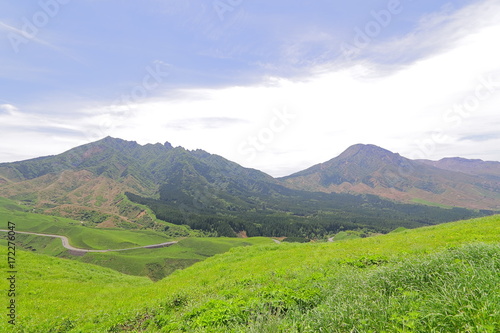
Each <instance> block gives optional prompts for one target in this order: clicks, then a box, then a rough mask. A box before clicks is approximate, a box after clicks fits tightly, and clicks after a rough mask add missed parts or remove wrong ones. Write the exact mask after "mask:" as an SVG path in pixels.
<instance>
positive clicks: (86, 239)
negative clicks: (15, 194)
mask: <svg viewBox="0 0 500 333" xmlns="http://www.w3.org/2000/svg"><path fill="white" fill-rule="evenodd" d="M7 221H13V222H15V223H16V230H17V231H30V232H39V233H46V234H57V235H64V236H67V237H68V238H69V240H70V244H71V245H73V246H75V247H78V248H84V249H97V250H103V249H124V248H132V247H137V246H144V245H151V244H157V243H164V242H168V241H171V240H172V238H171V237H169V235H166V234H163V233H161V232H157V231H152V230H123V229H109V228H107V229H98V228H92V227H85V226H82V225H80V223H79V222H77V221H74V220H71V219H67V218H63V217H54V216H48V215H43V214H35V213H32V212H30V209H29V208H27V207H25V206H21V205H18V204H16V203H15V202H14V201H11V200H8V199H5V198H0V226H4V227H3V229H6V226H7ZM0 229H1V228H0ZM16 240H17V245H18V247H20V248H24V249H27V250H31V251H34V252H37V253H41V254H48V255H51V256H59V257H63V258H68V259H73V260H79V261H82V262H85V263H91V264H97V265H100V266H103V267H109V268H112V269H115V270H117V271H119V272H122V273H125V274H131V275H140V276H148V277H149V278H151V279H153V280H155V281H156V280H159V279H161V278H163V277H165V276H167V275H169V274H171V273H172V272H174V271H175V270H177V269H183V268H186V267H189V266H191V265H192V264H194V263H196V262H198V261H201V260H204V259H206V258H208V257H210V256H213V255H215V254H217V253H223V252H226V251H228V250H229V249H230V248H232V247H235V246H248V245H254V244H271V243H272V241H271V240H270V239H268V238H264V237H254V238H246V239H241V238H186V239H183V240H180V242H179V244H176V245H173V246H170V247H166V248H156V249H136V250H129V251H121V252H107V253H87V254H85V255H84V256H82V257H75V256H73V255H71V254H69V253H68V251H67V250H66V249H65V248H64V247H63V246H62V244H61V240H60V239H55V238H50V237H44V236H35V235H26V234H17V237H16Z"/></svg>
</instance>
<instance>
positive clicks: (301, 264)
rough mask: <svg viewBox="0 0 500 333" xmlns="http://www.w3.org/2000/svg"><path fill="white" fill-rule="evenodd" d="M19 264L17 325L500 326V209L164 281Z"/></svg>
mask: <svg viewBox="0 0 500 333" xmlns="http://www.w3.org/2000/svg"><path fill="white" fill-rule="evenodd" d="M18 262H19V276H20V278H19V282H18V290H19V294H18V297H17V302H18V304H19V308H18V315H19V317H18V324H17V326H16V331H18V332H120V331H136V332H143V331H148V332H197V331H200V332H226V331H227V332H320V331H326V332H369V331H372V332H382V331H386V332H430V331H435V332H459V331H460V332H497V331H498V330H499V329H500V288H499V286H500V216H492V217H485V218H481V219H475V220H468V221H460V222H454V223H448V224H442V225H437V226H431V227H425V228H420V229H413V230H400V231H399V232H396V233H390V234H387V235H381V236H376V237H369V238H361V239H352V240H344V241H338V242H333V243H307V244H296V243H292V244H284V243H282V244H273V245H262V246H251V247H238V248H233V249H231V250H230V251H229V252H228V253H225V254H219V255H216V256H213V257H211V258H208V259H206V260H205V261H202V262H199V263H196V264H195V265H193V266H191V267H189V268H186V269H184V270H181V271H176V272H174V273H173V274H172V275H170V276H168V277H167V278H165V279H163V280H161V281H159V282H156V283H152V282H151V281H150V280H149V279H146V278H141V277H129V276H123V275H121V274H119V273H116V272H114V271H111V270H109V269H105V268H101V267H97V266H93V265H87V264H83V263H79V262H74V261H68V260H64V259H59V258H50V257H47V256H45V255H40V254H34V253H28V252H22V251H21V252H19V254H18ZM2 271H4V272H5V271H6V263H5V261H2ZM21 277H22V278H21ZM2 297H3V299H2V300H3V301H4V303H5V304H6V302H7V299H5V298H6V296H5V295H2ZM0 325H1V326H0V330H2V331H7V323H6V321H5V320H4V321H3V322H1V323H0Z"/></svg>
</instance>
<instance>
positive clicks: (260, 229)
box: [0, 137, 489, 237]
mask: <svg viewBox="0 0 500 333" xmlns="http://www.w3.org/2000/svg"><path fill="white" fill-rule="evenodd" d="M339 161H340V162H339ZM421 165H423V164H421V163H418V162H415V161H411V160H408V159H406V158H404V157H402V156H400V155H399V154H394V153H391V152H390V151H388V150H385V149H383V148H380V147H377V146H374V145H354V146H352V147H350V148H348V149H347V150H346V151H345V152H344V153H343V154H341V155H340V156H339V157H336V158H334V159H332V160H330V161H328V162H325V163H324V164H322V165H321V166H320V167H318V166H313V167H311V168H309V169H306V170H304V171H302V172H301V173H299V176H297V175H296V174H295V176H294V175H292V176H290V177H291V178H289V179H297V177H302V178H304V177H306V178H307V179H304V181H305V183H307V184H308V186H310V187H309V188H308V187H301V186H297V185H300V183H293V182H292V183H291V182H289V181H287V179H278V178H273V177H271V176H270V175H268V174H266V173H264V172H262V171H259V170H256V169H251V168H244V167H242V166H241V165H239V164H237V163H235V162H232V161H230V160H227V159H225V158H224V157H222V156H219V155H214V154H210V153H208V152H206V151H203V150H200V149H197V150H186V149H184V148H182V147H175V148H174V147H172V146H171V144H169V143H168V142H166V143H164V144H160V143H157V144H146V145H140V144H138V143H137V142H135V141H126V140H122V139H115V138H111V137H106V138H104V139H101V140H99V141H96V142H92V143H89V144H86V145H82V146H79V147H75V148H73V149H70V150H68V151H66V152H64V153H62V154H59V155H53V156H47V157H42V158H37V159H31V160H27V161H20V162H13V163H1V164H0V178H1V179H2V180H3V181H1V184H0V190H1V193H2V196H5V197H8V198H11V199H15V200H19V201H23V202H26V203H27V204H30V205H34V206H35V207H36V208H37V209H40V210H42V211H44V212H46V213H49V214H56V215H62V216H66V217H71V218H73V219H76V220H80V221H82V223H85V224H86V225H90V226H100V227H125V228H155V230H156V229H162V228H165V226H164V225H162V222H161V220H162V221H167V222H172V223H174V224H187V225H188V226H190V227H191V228H193V229H202V230H205V231H207V232H209V233H212V234H217V235H225V236H234V235H235V234H237V233H240V232H241V231H245V232H246V233H247V234H248V235H275V236H282V235H285V236H286V235H288V236H296V235H300V236H308V237H309V236H310V237H317V236H318V235H321V234H325V233H327V232H330V231H333V230H341V228H348V229H353V228H354V229H355V228H373V229H372V230H377V231H390V230H391V229H392V228H394V227H398V226H405V227H417V226H422V225H429V224H435V223H440V222H446V221H452V220H455V219H460V218H470V217H474V216H480V215H481V214H483V215H484V214H489V213H488V212H486V211H484V212H472V211H467V210H464V209H448V210H445V209H441V208H435V207H428V206H422V205H417V206H415V205H409V204H410V203H412V201H411V200H404V199H407V198H401V196H400V195H399V193H400V192H402V190H404V189H405V186H406V187H408V186H409V187H411V186H414V187H415V186H416V188H419V187H420V188H422V189H424V190H430V191H431V192H433V193H434V192H435V194H436V195H439V194H442V193H440V191H441V190H442V188H440V185H441V184H439V183H437V184H435V183H433V182H429V181H427V182H426V180H425V179H419V178H418V177H417V181H413V182H409V181H408V179H406V178H404V177H402V176H401V175H400V174H398V173H401V170H400V168H402V169H403V170H404V169H405V168H408V167H409V168H417V167H420V166H421ZM425 168H427V169H429V170H434V171H433V172H434V173H437V174H441V178H443V177H444V176H442V175H448V174H451V173H452V172H451V171H446V170H442V169H438V168H435V167H432V166H425ZM417 169H418V168H417ZM339 170H340V171H342V173H336V172H337V171H339ZM420 173H422V172H420ZM301 175H302V176H301ZM461 177H470V178H471V179H474V180H475V179H476V178H474V176H471V175H465V176H461ZM420 178H422V177H420ZM444 178H446V177H444ZM413 180H414V179H413ZM448 180H449V179H448ZM452 180H453V179H451V181H452ZM484 181H485V182H486V180H484ZM351 183H352V184H354V185H355V186H357V188H354V187H353V186H351V189H350V190H349V191H339V193H335V191H330V192H329V191H328V186H330V185H331V184H334V186H336V185H335V184H340V186H345V184H351ZM321 187H323V188H321ZM380 188H390V193H392V194H394V193H396V194H398V195H399V196H398V195H396V196H393V197H386V199H383V195H380V194H384V193H378V192H379V189H380ZM325 189H326V190H325ZM352 189H355V190H356V191H353V190H352ZM398 189H399V190H398ZM401 189H402V190H401ZM445 190H446V189H445ZM398 191H399V192H398ZM458 192H460V191H458ZM417 194H418V193H417ZM412 195H414V194H412ZM417 197H418V196H417ZM387 199H391V200H393V201H388V200H387ZM402 199H403V200H402ZM431 199H432V200H429V201H431V202H436V201H435V200H434V198H431ZM397 200H399V201H402V202H403V203H401V204H400V203H397ZM438 202H439V201H438ZM420 203H424V202H420ZM413 204H415V202H413ZM140 205H145V206H147V207H149V208H150V209H151V210H152V212H154V215H153V214H150V213H149V212H148V211H147V210H145V209H144V208H141V207H144V206H140ZM450 206H459V207H460V205H454V204H453V203H451V204H450ZM473 208H476V209H483V210H484V209H489V206H487V205H485V206H484V207H473ZM474 214H476V215H474ZM477 214H479V215H477ZM157 219H159V220H160V221H158V220H157Z"/></svg>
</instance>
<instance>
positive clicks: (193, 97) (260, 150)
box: [0, 0, 500, 176]
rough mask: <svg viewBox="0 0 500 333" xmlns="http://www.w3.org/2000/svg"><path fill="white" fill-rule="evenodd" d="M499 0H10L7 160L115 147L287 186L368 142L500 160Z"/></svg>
mask: <svg viewBox="0 0 500 333" xmlns="http://www.w3.org/2000/svg"><path fill="white" fill-rule="evenodd" d="M498 40H500V4H499V3H498V1H494V0H481V1H473V0H468V1H465V0H464V1H442V0H437V1H436V0H432V1H431V0H413V1H412V0H386V1H361V0H355V1H349V2H346V1H331V0H330V1H326V0H315V1H312V0H297V1H281V0H276V1H260V0H253V1H250V0H208V1H207V0H203V1H202V0H171V1H161V0H143V1H140V2H139V1H124V0H121V1H117V0H79V1H74V0H73V1H71V0H40V1H31V2H26V1H24V2H15V1H4V2H2V3H0V139H1V140H0V162H9V161H15V160H22V159H27V158H32V157H37V156H43V155H49V154H57V153H61V152H63V151H65V150H67V149H70V148H72V147H74V146H77V145H80V144H85V143H88V142H92V141H95V140H98V139H100V138H102V137H105V136H107V135H111V136H114V137H120V138H123V139H127V140H133V141H137V142H139V143H141V144H145V143H155V142H165V141H169V142H171V143H172V144H173V145H174V146H177V145H180V146H183V147H186V148H188V149H196V148H201V149H205V150H207V151H209V152H211V153H216V154H220V155H222V156H224V157H226V158H228V159H231V160H233V161H235V162H238V163H240V164H242V165H244V166H247V167H253V168H257V169H260V170H263V171H265V172H268V173H270V174H272V175H274V176H282V175H286V174H289V173H292V172H294V171H298V170H301V169H303V168H306V167H308V166H310V165H312V164H315V163H319V162H323V161H325V160H328V159H330V158H332V157H334V156H336V155H338V154H339V153H341V152H342V151H343V150H344V149H346V148H347V147H348V146H350V145H352V144H356V143H372V144H376V145H379V146H382V147H384V148H387V149H389V150H392V151H395V152H399V153H400V154H402V155H404V156H407V157H410V158H429V159H439V158H442V157H447V156H462V157H466V158H481V159H485V160H497V161H500V150H499V149H498V147H500V133H499V131H498V128H499V125H500V115H499V112H498V111H499V108H500V62H498V59H500V48H499V47H498Z"/></svg>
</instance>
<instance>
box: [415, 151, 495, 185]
mask: <svg viewBox="0 0 500 333" xmlns="http://www.w3.org/2000/svg"><path fill="white" fill-rule="evenodd" d="M417 161H418V162H420V163H424V164H427V165H431V166H433V167H436V168H439V169H443V170H450V171H457V172H462V173H466V174H469V175H474V176H482V177H484V178H488V179H491V180H496V181H500V162H487V161H483V160H478V159H475V160H468V159H465V158H461V157H451V158H443V159H441V160H439V161H430V160H417Z"/></svg>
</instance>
